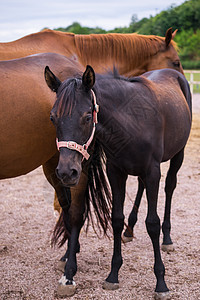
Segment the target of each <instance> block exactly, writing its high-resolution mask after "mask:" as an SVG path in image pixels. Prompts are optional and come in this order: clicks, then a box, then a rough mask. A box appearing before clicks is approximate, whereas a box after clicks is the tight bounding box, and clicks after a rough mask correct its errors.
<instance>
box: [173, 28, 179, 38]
mask: <svg viewBox="0 0 200 300" xmlns="http://www.w3.org/2000/svg"><path fill="white" fill-rule="evenodd" d="M177 31H178V29H176V30H174V32H173V33H172V40H173V39H174V38H175V35H176V33H177Z"/></svg>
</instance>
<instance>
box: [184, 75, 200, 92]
mask: <svg viewBox="0 0 200 300" xmlns="http://www.w3.org/2000/svg"><path fill="white" fill-rule="evenodd" d="M184 73H185V77H186V78H187V80H188V81H189V80H190V74H189V73H186V71H184ZM193 80H194V81H200V73H197V74H193ZM193 92H194V93H200V83H199V84H194V86H193Z"/></svg>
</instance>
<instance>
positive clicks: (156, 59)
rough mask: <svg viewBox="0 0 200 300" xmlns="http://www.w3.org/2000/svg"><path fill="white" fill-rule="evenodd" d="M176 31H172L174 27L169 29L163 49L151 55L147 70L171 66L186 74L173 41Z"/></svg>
mask: <svg viewBox="0 0 200 300" xmlns="http://www.w3.org/2000/svg"><path fill="white" fill-rule="evenodd" d="M176 32H177V30H175V31H174V32H173V33H172V28H169V29H168V30H167V32H166V35H165V43H164V48H163V51H159V52H158V53H157V54H155V55H154V56H151V59H150V60H149V63H148V65H147V70H146V71H151V70H156V69H165V68H170V69H175V70H177V71H179V72H181V73H182V74H184V73H183V68H182V65H181V62H180V58H179V56H178V54H177V52H176V50H175V47H174V46H175V43H174V42H173V39H174V37H175V35H176Z"/></svg>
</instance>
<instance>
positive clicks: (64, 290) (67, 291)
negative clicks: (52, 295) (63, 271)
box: [57, 275, 76, 297]
mask: <svg viewBox="0 0 200 300" xmlns="http://www.w3.org/2000/svg"><path fill="white" fill-rule="evenodd" d="M75 293H76V284H75V282H74V281H71V282H70V283H69V280H68V279H66V277H65V275H63V276H62V277H61V279H60V280H59V286H58V289H57V294H58V296H59V297H70V296H73V295H74V294H75Z"/></svg>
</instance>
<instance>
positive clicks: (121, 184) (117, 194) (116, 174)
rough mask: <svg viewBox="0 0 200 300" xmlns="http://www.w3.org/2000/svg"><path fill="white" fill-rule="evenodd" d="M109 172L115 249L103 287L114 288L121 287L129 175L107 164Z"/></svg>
mask: <svg viewBox="0 0 200 300" xmlns="http://www.w3.org/2000/svg"><path fill="white" fill-rule="evenodd" d="M107 174H108V179H109V182H110V186H111V190H112V196H113V207H112V228H113V235H114V250H113V257H112V263H111V272H110V274H109V276H108V277H107V279H106V280H105V282H104V284H103V288H104V289H109V290H113V289H117V288H118V287H119V281H118V272H119V269H120V267H121V265H122V254H121V234H122V230H123V227H124V214H123V205H124V199H125V186H126V179H127V175H126V174H124V173H122V172H120V171H119V170H118V169H117V168H115V167H113V166H111V165H109V164H107Z"/></svg>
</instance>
